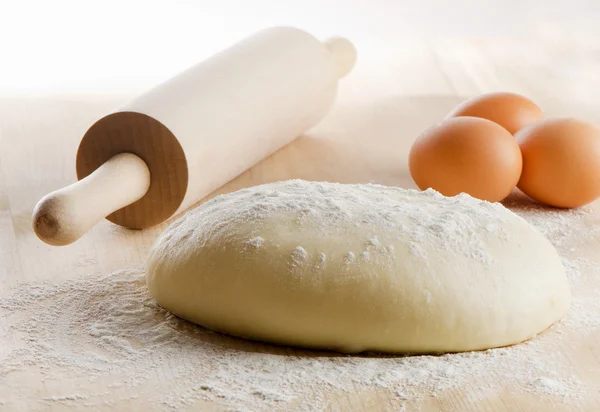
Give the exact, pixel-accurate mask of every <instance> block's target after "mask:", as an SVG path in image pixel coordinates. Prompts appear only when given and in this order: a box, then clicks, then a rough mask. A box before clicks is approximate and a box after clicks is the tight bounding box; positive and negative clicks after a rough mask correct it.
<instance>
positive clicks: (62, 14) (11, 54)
mask: <svg viewBox="0 0 600 412" xmlns="http://www.w3.org/2000/svg"><path fill="white" fill-rule="evenodd" d="M273 25H292V26H297V27H299V28H303V29H305V30H308V31H309V32H311V33H313V34H315V35H316V36H318V37H322V38H325V37H328V36H330V35H344V36H347V37H349V38H351V39H352V40H353V41H354V42H355V44H356V46H357V48H358V49H359V52H360V55H361V59H362V60H361V61H365V60H366V61H368V60H369V58H370V56H371V57H373V59H376V56H377V55H381V54H384V53H385V52H386V50H388V49H389V48H399V47H403V45H405V44H411V42H413V40H414V39H416V38H440V37H443V38H453V37H474V36H485V37H490V36H497V37H506V36H510V37H521V36H523V37H528V38H531V37H535V36H543V37H546V38H548V37H550V38H552V39H555V41H557V42H560V41H562V39H564V38H566V37H569V38H570V39H571V40H570V41H572V39H573V37H576V38H578V39H580V40H581V41H597V39H598V38H600V0H569V1H567V0H491V1H486V0H454V1H452V0H448V1H445V0H371V1H368V0H304V1H288V0H283V1H276V0H248V1H243V0H224V1H207V0H196V1H192V0H169V1H167V0H144V1H141V0H130V1H127V0H125V1H117V0H103V1H87V0H24V1H17V0H15V1H8V0H0V94H2V95H4V96H6V95H20V94H31V93H35V94H40V93H58V92H60V93H65V92H66V93H90V92H93V93H95V94H104V93H106V94H114V93H121V92H122V93H125V94H127V93H130V92H132V91H138V90H141V89H142V88H145V87H148V86H149V85H152V84H155V83H157V82H159V81H161V80H164V79H165V78H168V77H170V76H172V75H173V74H176V73H177V72H179V71H181V70H182V69H183V68H185V67H188V66H189V65H191V64H194V63H196V62H198V61H200V60H202V59H203V58H205V57H208V56H209V55H211V54H212V53H214V52H216V51H218V50H219V49H221V48H223V47H226V46H228V45H230V44H231V43H233V42H235V41H237V40H239V39H241V38H242V37H245V36H247V35H248V34H250V33H252V32H254V31H256V30H259V29H262V28H265V27H267V26H273ZM598 76H600V73H598Z"/></svg>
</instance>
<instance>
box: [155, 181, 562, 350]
mask: <svg viewBox="0 0 600 412" xmlns="http://www.w3.org/2000/svg"><path fill="white" fill-rule="evenodd" d="M147 283H148V287H149V289H150V293H151V294H152V295H153V296H154V298H155V299H156V300H157V301H158V303H159V304H160V305H161V306H163V307H164V308H165V309H167V310H169V311H170V312H172V313H174V314H176V315H178V316H180V317H182V318H184V319H187V320H189V321H191V322H194V323H197V324H199V325H203V326H205V327H207V328H210V329H214V330H217V331H222V332H225V333H229V334H232V335H236V336H241V337H246V338H250V339H255V340H261V341H265V342H273V343H278V344H284V345H293V346H303V347H311V348H326V349H333V350H338V351H342V352H351V353H353V352H362V351H367V350H368V351H383V352H396V353H398V352H402V353H432V352H455V351H467V350H475V349H486V348H492V347H497V346H504V345H509V344H513V343H517V342H521V341H523V340H525V339H528V338H531V337H532V336H534V335H536V334H537V333H539V332H540V331H542V330H544V329H545V328H547V327H548V326H550V325H551V324H552V323H554V322H556V321H557V320H559V319H560V318H561V317H562V316H563V315H564V314H565V312H566V311H567V309H568V306H569V302H570V290H569V284H568V282H567V279H566V277H565V274H564V272H563V268H562V265H561V261H560V258H559V257H558V255H557V253H556V251H555V249H554V247H553V246H552V245H551V244H550V243H549V242H548V241H547V240H546V238H544V236H542V235H541V234H540V233H539V232H538V231H537V230H536V229H535V228H533V227H532V226H531V225H529V224H528V223H527V222H526V221H525V220H523V219H522V218H521V217H519V216H517V215H516V214H514V213H512V212H511V211H509V210H508V209H506V208H505V207H504V206H502V205H501V204H499V203H488V202H485V201H480V200H477V199H474V198H472V197H470V196H468V195H466V194H461V195H458V196H455V197H444V196H442V195H441V194H439V193H437V192H435V191H433V190H427V191H425V192H419V191H416V190H404V189H399V188H393V187H386V186H380V185H372V184H368V185H345V184H335V183H315V182H306V181H300V180H294V181H287V182H278V183H273V184H266V185H262V186H257V187H252V188H249V189H243V190H240V191H237V192H234V193H230V194H227V195H223V196H219V197H217V198H215V199H213V200H211V201H209V202H207V203H205V204H203V205H201V206H200V207H198V208H197V209H195V210H192V211H191V212H189V213H188V214H187V215H185V216H184V217H182V218H181V219H179V220H178V221H176V222H175V223H173V224H172V225H171V226H169V227H168V228H167V229H166V230H165V232H164V233H163V234H162V235H161V236H160V237H159V239H158V240H157V242H156V244H155V245H154V247H153V249H152V252H151V256H150V260H149V266H148V272H147Z"/></svg>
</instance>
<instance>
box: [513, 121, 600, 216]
mask: <svg viewBox="0 0 600 412" xmlns="http://www.w3.org/2000/svg"><path fill="white" fill-rule="evenodd" d="M515 139H516V141H517V143H518V144H519V146H520V148H521V152H522V154H523V172H522V174H521V179H520V180H519V183H518V187H519V189H521V190H522V191H523V192H524V193H525V194H527V195H528V196H530V197H532V198H534V199H536V200H538V201H540V202H543V203H546V204H548V205H551V206H556V207H562V208H571V207H578V206H582V205H585V204H586V203H589V202H591V201H593V200H594V199H596V198H598V197H600V128H598V127H596V126H594V125H593V124H590V123H588V122H585V121H582V120H577V119H570V118H556V119H546V120H542V121H540V122H538V123H536V124H534V125H531V126H529V127H527V128H525V129H523V130H521V131H520V132H518V133H517V134H516V135H515Z"/></svg>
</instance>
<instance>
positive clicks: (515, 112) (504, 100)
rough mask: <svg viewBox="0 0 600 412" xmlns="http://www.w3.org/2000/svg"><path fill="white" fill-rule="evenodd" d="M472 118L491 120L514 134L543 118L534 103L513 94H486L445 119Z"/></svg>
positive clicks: (462, 106) (542, 114)
mask: <svg viewBox="0 0 600 412" xmlns="http://www.w3.org/2000/svg"><path fill="white" fill-rule="evenodd" d="M458 116H473V117H481V118H483V119H488V120H491V121H492V122H494V123H498V124H499V125H500V126H502V127H504V128H505V129H506V130H508V131H509V132H510V133H511V134H515V133H516V132H518V131H519V130H521V129H522V128H523V127H525V126H528V125H530V124H532V123H534V122H537V121H538V120H541V119H543V118H544V113H543V112H542V109H540V108H539V107H538V106H537V105H536V104H535V103H534V102H532V101H531V100H529V99H528V98H526V97H523V96H521V95H518V94H515V93H487V94H482V95H481V96H477V97H474V98H472V99H469V100H467V101H464V102H462V103H461V104H459V105H458V106H457V107H456V108H455V109H454V110H452V111H451V112H450V113H449V114H448V116H447V118H450V117H458Z"/></svg>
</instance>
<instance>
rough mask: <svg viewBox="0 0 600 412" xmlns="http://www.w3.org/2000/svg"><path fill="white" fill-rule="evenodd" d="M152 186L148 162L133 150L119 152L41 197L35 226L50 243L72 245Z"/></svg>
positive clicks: (37, 231) (41, 237)
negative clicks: (68, 184)
mask: <svg viewBox="0 0 600 412" xmlns="http://www.w3.org/2000/svg"><path fill="white" fill-rule="evenodd" d="M149 187H150V170H149V169H148V166H147V165H146V163H145V162H144V161H143V160H142V159H141V158H139V157H138V156H136V155H134V154H131V153H121V154H118V155H116V156H114V157H112V158H110V159H109V160H108V161H107V162H106V163H104V164H103V165H102V166H100V167H99V168H98V169H96V170H95V171H94V172H93V173H91V174H90V175H89V176H87V177H86V178H84V179H82V180H80V181H78V182H77V183H74V184H72V185H71V186H68V187H65V188H63V189H60V190H57V191H56V192H53V193H50V194H49V195H47V196H45V197H44V198H43V199H42V200H40V201H39V203H38V204H37V206H36V207H35V209H34V211H33V229H34V231H35V234H36V235H37V236H38V237H39V238H40V239H41V240H42V241H44V242H46V243H48V244H50V245H53V246H64V245H68V244H70V243H73V242H74V241H76V240H77V239H79V238H80V237H81V236H83V235H84V234H85V233H86V232H87V231H88V230H90V229H91V228H92V227H93V226H94V225H95V224H96V223H98V222H99V221H100V220H102V219H103V218H105V217H106V216H108V215H110V214H111V213H113V212H115V211H117V210H119V209H121V208H123V207H125V206H127V205H129V204H131V203H133V202H135V201H137V200H139V199H141V198H142V197H143V196H144V195H145V194H146V192H147V191H148V188H149Z"/></svg>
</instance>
